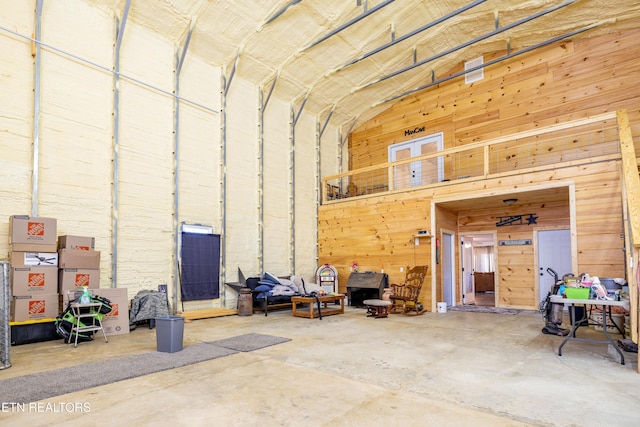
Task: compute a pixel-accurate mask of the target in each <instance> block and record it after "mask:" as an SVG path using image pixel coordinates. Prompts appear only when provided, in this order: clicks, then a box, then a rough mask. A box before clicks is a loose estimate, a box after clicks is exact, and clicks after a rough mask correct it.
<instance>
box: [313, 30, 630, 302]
mask: <svg viewBox="0 0 640 427" xmlns="http://www.w3.org/2000/svg"><path fill="white" fill-rule="evenodd" d="M639 36H640V30H635V31H629V32H626V33H623V34H614V35H608V36H603V37H598V38H593V39H587V40H583V41H579V42H570V41H569V42H563V43H558V44H556V45H553V46H550V47H547V48H542V49H538V50H536V51H534V52H533V53H531V54H527V55H522V56H521V57H516V58H514V59H512V60H511V61H506V62H503V63H500V64H497V65H493V66H491V67H488V68H487V69H486V70H485V78H484V80H482V81H480V82H476V83H474V84H472V85H465V83H464V79H463V78H458V79H454V80H452V81H450V82H448V83H445V84H442V85H440V86H439V87H437V88H435V87H434V88H431V89H427V90H425V91H423V92H421V93H417V94H415V95H412V96H410V97H407V98H406V99H403V100H401V101H400V102H398V103H397V104H395V105H394V106H393V107H391V108H389V109H388V110H387V111H385V112H383V113H381V114H380V115H379V116H377V117H376V118H374V119H372V120H370V121H369V122H367V123H366V124H364V125H363V126H361V127H360V128H358V129H356V130H355V131H354V132H353V133H352V134H351V136H350V140H349V144H350V160H349V161H350V168H351V169H352V170H353V169H357V168H361V167H366V166H370V165H376V164H379V163H384V162H386V161H387V160H388V159H387V153H388V146H389V145H391V144H394V143H397V142H402V141H406V140H410V139H413V138H416V137H420V136H426V135H428V134H431V133H436V132H443V133H444V139H445V148H446V147H452V146H460V145H463V144H467V143H471V142H475V141H481V140H488V139H490V138H493V137H496V136H501V135H509V134H513V133H516V132H520V131H524V130H528V129H535V128H537V127H543V126H547V125H551V124H554V123H559V122H566V121H570V120H575V119H579V118H585V117H589V116H592V115H596V114H600V113H603V112H607V111H614V110H616V109H621V108H624V109H627V110H628V113H629V119H630V122H631V128H632V133H633V135H634V136H636V139H635V141H636V149H638V145H639V140H640V139H639V138H638V137H637V136H638V135H640V109H639V108H638V107H639V106H640V102H639V101H640V87H639V86H637V85H636V84H635V82H637V79H638V76H639V75H640V63H638V62H637V61H636V60H634V58H637V57H638V56H639V55H640V37H639ZM495 55H499V53H496V54H495ZM495 55H494V56H495ZM492 57H493V56H492V55H488V56H487V57H485V60H489V59H491V58H492ZM461 66H462V65H461ZM456 71H458V70H452V72H456ZM422 127H424V132H421V133H420V134H418V135H415V134H414V135H409V136H405V131H406V130H408V129H415V128H422ZM619 169H620V164H619V161H617V160H612V161H609V162H603V163H597V164H592V165H588V166H575V167H571V168H565V169H558V170H546V171H540V172H536V173H531V174H528V175H526V176H516V177H512V178H508V179H493V180H487V181H485V182H480V183H478V182H475V183H462V184H459V185H451V186H446V187H437V188H434V189H423V190H418V191H412V192H406V193H395V194H386V195H383V196H378V197H372V198H365V199H359V200H353V201H345V202H340V203H334V204H327V205H323V206H321V207H320V209H319V224H318V231H319V232H318V234H319V237H318V248H319V262H320V263H330V264H332V265H334V266H335V267H336V268H337V269H338V271H339V289H340V290H341V291H344V290H345V284H346V280H347V278H348V275H349V266H350V265H351V263H352V262H354V261H355V262H358V264H359V266H360V270H361V271H363V270H375V271H380V270H382V269H384V270H385V272H387V273H388V274H389V279H390V282H392V283H398V282H401V281H402V279H403V277H404V273H402V272H401V271H400V267H402V268H406V266H413V265H419V264H429V263H430V261H431V260H432V259H433V257H432V251H433V250H434V249H435V244H434V242H432V239H435V238H436V237H438V236H439V233H440V230H441V229H448V230H451V229H453V230H455V231H456V232H457V233H459V234H463V233H468V232H473V231H487V230H494V231H495V230H496V226H495V223H496V217H497V216H499V215H504V214H505V211H504V208H503V207H497V208H492V209H488V210H486V211H476V210H473V209H471V208H468V209H467V210H460V211H457V212H452V211H450V210H447V209H441V208H440V207H439V205H436V218H435V219H434V220H435V221H436V222H437V223H436V227H435V229H433V230H431V221H432V218H431V204H432V200H434V199H435V200H439V199H441V198H447V199H450V198H452V197H460V198H462V199H464V198H467V197H468V198H473V197H475V195H477V194H478V193H479V192H488V191H492V192H498V193H500V192H509V191H514V189H517V188H521V187H523V186H527V185H536V184H542V185H546V184H545V183H551V182H556V183H563V184H560V185H564V183H566V185H571V186H572V188H573V189H575V192H574V195H575V200H566V201H563V202H554V203H551V204H540V205H536V206H530V207H529V208H530V209H531V210H534V211H535V213H536V214H538V216H539V217H540V219H539V220H538V223H537V225H536V226H535V227H533V226H527V225H523V226H511V227H499V228H498V229H497V231H498V239H499V240H500V239H532V238H534V237H535V236H534V231H535V230H540V229H556V228H569V227H570V225H571V224H570V215H569V214H570V211H571V210H572V209H573V210H574V211H575V227H576V229H575V236H574V237H575V241H576V242H577V268H578V269H577V271H576V272H575V273H582V272H593V273H595V274H599V275H601V276H604V277H624V256H623V253H622V250H621V248H622V247H623V246H624V243H623V241H622V238H621V236H622V234H623V223H622V202H621V188H620V182H619V180H620V171H619ZM506 212H508V211H506ZM419 229H429V230H431V232H432V234H433V238H420V239H419V240H420V241H419V244H418V245H416V244H415V238H414V236H415V234H416V231H417V230H419ZM534 249H535V248H534V247H533V246H529V247H522V246H512V247H503V248H499V249H498V273H497V275H498V285H497V292H498V301H497V304H498V305H499V306H503V307H520V308H529V309H535V308H536V307H537V303H538V297H537V278H536V274H537V272H536V271H535V268H536V260H535V259H534ZM429 271H430V277H429V278H428V279H427V280H428V281H429V284H430V285H431V284H432V285H433V287H431V286H428V287H426V288H425V289H423V292H422V295H421V300H422V301H423V303H424V305H425V307H427V309H433V308H434V307H435V301H439V300H441V298H442V288H441V283H440V282H441V271H440V270H439V267H438V266H431V265H430V270H429ZM593 273H592V274H593ZM456 301H458V302H460V301H461V295H460V294H459V291H458V293H457V295H456Z"/></svg>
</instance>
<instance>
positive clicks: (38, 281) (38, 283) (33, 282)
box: [28, 273, 44, 288]
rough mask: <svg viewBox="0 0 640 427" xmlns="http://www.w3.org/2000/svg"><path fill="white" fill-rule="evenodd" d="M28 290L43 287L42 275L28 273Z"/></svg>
mask: <svg viewBox="0 0 640 427" xmlns="http://www.w3.org/2000/svg"><path fill="white" fill-rule="evenodd" d="M28 286H29V287H30V288H37V287H44V273H29V282H28Z"/></svg>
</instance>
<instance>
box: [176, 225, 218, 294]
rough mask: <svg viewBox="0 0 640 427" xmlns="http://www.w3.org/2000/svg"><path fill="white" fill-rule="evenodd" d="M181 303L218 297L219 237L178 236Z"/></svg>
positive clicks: (212, 235)
mask: <svg viewBox="0 0 640 427" xmlns="http://www.w3.org/2000/svg"><path fill="white" fill-rule="evenodd" d="M181 249H182V255H181V258H182V269H181V286H180V290H181V295H182V301H195V300H203V299H215V298H219V297H220V235H219V234H200V233H185V232H183V233H182V248H181Z"/></svg>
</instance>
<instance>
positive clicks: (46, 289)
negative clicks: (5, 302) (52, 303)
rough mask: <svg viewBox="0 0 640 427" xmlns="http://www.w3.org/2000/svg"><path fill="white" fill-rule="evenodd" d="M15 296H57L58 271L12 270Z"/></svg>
mask: <svg viewBox="0 0 640 427" xmlns="http://www.w3.org/2000/svg"><path fill="white" fill-rule="evenodd" d="M11 272H12V276H13V277H12V281H11V283H12V287H13V295H14V296H23V295H33V294H55V293H56V292H58V270H57V269H55V268H50V267H19V268H12V269H11Z"/></svg>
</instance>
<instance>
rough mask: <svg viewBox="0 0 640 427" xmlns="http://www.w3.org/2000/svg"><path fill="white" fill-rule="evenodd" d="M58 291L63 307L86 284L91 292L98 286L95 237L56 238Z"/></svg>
mask: <svg viewBox="0 0 640 427" xmlns="http://www.w3.org/2000/svg"><path fill="white" fill-rule="evenodd" d="M58 267H59V270H58V292H60V296H61V297H62V298H61V299H62V307H61V309H64V308H66V307H67V304H68V303H69V299H71V300H74V299H76V298H77V297H79V296H80V294H81V293H82V287H83V286H86V287H87V288H89V289H91V290H92V292H93V290H95V289H98V288H99V287H100V251H96V250H95V239H94V238H93V237H84V236H60V237H59V238H58Z"/></svg>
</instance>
